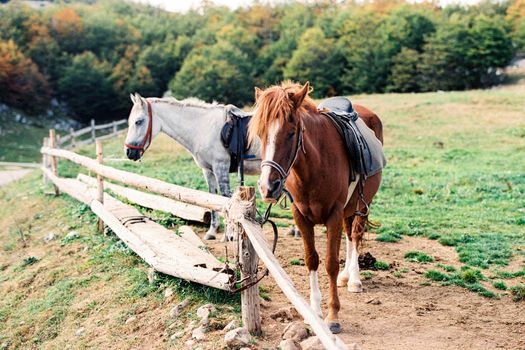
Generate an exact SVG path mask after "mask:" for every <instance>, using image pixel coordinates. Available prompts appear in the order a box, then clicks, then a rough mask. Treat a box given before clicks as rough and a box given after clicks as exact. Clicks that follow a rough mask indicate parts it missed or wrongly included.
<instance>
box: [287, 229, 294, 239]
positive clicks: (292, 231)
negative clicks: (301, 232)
mask: <svg viewBox="0 0 525 350" xmlns="http://www.w3.org/2000/svg"><path fill="white" fill-rule="evenodd" d="M288 236H294V237H295V227H292V228H291V229H289V230H288Z"/></svg>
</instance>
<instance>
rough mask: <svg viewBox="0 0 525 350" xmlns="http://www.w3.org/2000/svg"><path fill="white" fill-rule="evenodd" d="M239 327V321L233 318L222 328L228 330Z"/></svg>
mask: <svg viewBox="0 0 525 350" xmlns="http://www.w3.org/2000/svg"><path fill="white" fill-rule="evenodd" d="M238 327H239V322H237V320H233V321H231V322H230V323H228V324H227V325H226V326H225V327H224V328H223V331H225V332H229V331H231V330H233V329H235V328H238Z"/></svg>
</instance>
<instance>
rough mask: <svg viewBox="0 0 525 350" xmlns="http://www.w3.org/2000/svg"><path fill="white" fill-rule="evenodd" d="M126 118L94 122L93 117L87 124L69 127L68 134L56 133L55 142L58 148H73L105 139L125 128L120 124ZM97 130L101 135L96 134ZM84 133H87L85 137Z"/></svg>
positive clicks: (123, 122) (123, 123)
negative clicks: (108, 121) (76, 127)
mask: <svg viewBox="0 0 525 350" xmlns="http://www.w3.org/2000/svg"><path fill="white" fill-rule="evenodd" d="M126 123H127V119H122V120H116V121H113V122H110V123H106V124H99V125H96V124H95V119H91V123H90V125H89V126H87V127H85V128H82V129H79V130H73V128H71V129H69V134H67V135H63V136H60V135H57V139H56V144H57V146H59V147H60V148H75V147H77V146H82V145H87V144H91V143H95V140H96V139H99V140H105V139H109V138H112V137H115V136H116V135H118V134H119V133H121V132H122V131H124V130H126V128H121V126H122V125H124V126H125V125H126ZM97 132H98V133H99V134H100V133H102V134H103V135H100V136H97ZM85 135H88V137H87V138H86V137H85Z"/></svg>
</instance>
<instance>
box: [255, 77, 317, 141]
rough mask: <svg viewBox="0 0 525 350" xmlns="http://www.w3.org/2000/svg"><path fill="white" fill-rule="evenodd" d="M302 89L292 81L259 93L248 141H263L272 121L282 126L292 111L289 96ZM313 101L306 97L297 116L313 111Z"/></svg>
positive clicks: (314, 107)
mask: <svg viewBox="0 0 525 350" xmlns="http://www.w3.org/2000/svg"><path fill="white" fill-rule="evenodd" d="M301 88H302V86H301V85H300V84H297V83H294V82H292V81H289V80H287V81H284V82H282V83H281V84H280V85H274V86H271V87H269V88H267V89H265V90H263V91H261V92H260V95H259V97H258V99H257V101H256V104H255V108H256V110H255V114H254V116H253V118H252V120H251V121H250V125H249V137H250V141H251V140H253V139H254V138H255V136H258V137H259V138H260V139H261V140H265V139H266V137H267V136H268V135H267V133H268V128H269V127H270V125H271V124H272V123H273V122H274V121H278V122H279V123H280V124H281V125H283V124H284V122H285V121H286V119H287V118H289V116H290V113H291V111H292V109H293V102H292V100H291V98H290V97H291V95H292V94H294V93H296V92H297V91H299V90H300V89H301ZM315 109H316V106H315V103H314V101H313V100H312V99H311V98H310V97H309V96H306V97H305V99H304V101H303V103H302V105H301V106H300V107H299V109H298V112H299V116H301V115H302V114H303V113H305V112H306V111H307V110H315Z"/></svg>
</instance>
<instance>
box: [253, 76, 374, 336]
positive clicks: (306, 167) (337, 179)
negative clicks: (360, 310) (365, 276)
mask: <svg viewBox="0 0 525 350" xmlns="http://www.w3.org/2000/svg"><path fill="white" fill-rule="evenodd" d="M308 93H309V84H308V83H306V84H305V85H304V86H301V85H299V84H295V83H292V82H283V83H282V84H281V85H278V86H272V87H269V88H268V89H266V90H264V91H262V90H260V89H258V88H255V97H256V112H255V115H254V117H253V118H252V120H251V122H250V126H249V132H250V137H252V138H253V137H255V136H258V137H259V138H260V140H261V144H262V159H263V162H262V165H261V166H262V169H261V170H262V171H261V176H260V178H259V181H258V185H259V191H260V192H261V195H262V198H263V200H264V201H265V202H270V203H275V202H276V201H277V199H278V198H279V197H280V196H281V194H282V192H283V189H284V185H285V181H286V190H288V191H289V192H290V193H291V195H292V197H293V200H294V201H293V206H292V210H293V217H294V220H295V223H296V224H297V226H298V227H299V230H300V231H301V234H302V239H303V244H304V250H305V261H306V265H307V267H308V270H309V275H310V305H311V307H312V308H313V309H314V310H315V311H316V312H317V313H318V314H319V316H320V317H322V311H321V292H320V290H319V283H318V277H317V268H318V266H319V256H318V254H317V252H316V250H315V244H314V243H315V242H314V241H315V238H314V226H315V225H317V224H324V225H325V226H326V228H327V234H328V239H327V249H326V250H327V253H326V271H327V273H328V275H329V277H330V286H329V291H330V296H329V300H328V315H327V317H326V318H325V322H326V323H327V324H328V326H329V328H330V330H331V331H332V332H333V333H339V332H340V331H341V325H340V323H339V317H338V313H339V309H340V303H339V297H338V294H337V286H338V285H339V286H344V285H347V286H348V290H349V291H350V292H360V291H361V290H362V288H361V281H360V280H359V266H358V252H357V249H358V247H359V243H360V241H361V238H362V236H363V233H364V230H365V224H366V222H367V214H366V215H364V216H358V215H356V213H357V212H365V211H367V206H368V205H370V203H371V201H372V198H373V197H374V195H375V194H376V192H377V191H378V189H379V185H380V183H381V172H379V173H377V174H375V175H373V176H371V177H368V178H367V179H366V180H365V181H364V187H363V191H362V193H363V198H364V201H363V200H362V199H361V198H359V195H358V191H354V189H355V188H356V182H352V183H349V182H350V181H349V179H350V171H351V169H350V162H349V159H348V156H347V152H346V150H345V145H344V142H343V139H342V137H341V136H340V134H339V133H338V131H337V129H336V128H335V126H334V125H333V123H332V122H331V121H330V120H329V119H328V117H326V116H325V115H323V114H321V113H320V112H319V111H318V109H317V106H316V105H315V103H314V102H313V100H312V99H311V98H310V97H309V96H308ZM354 107H355V110H356V111H357V112H358V113H359V116H360V118H362V119H363V121H364V122H365V123H366V124H367V126H368V127H369V128H370V129H372V130H373V131H374V133H375V135H376V137H377V138H378V139H379V140H380V141H381V143H382V142H383V134H382V124H381V121H380V119H379V118H378V117H377V115H375V114H374V113H372V112H371V111H369V110H368V109H366V108H365V107H362V106H354ZM349 194H350V196H349V197H350V198H347V197H348V195H349ZM365 203H366V204H365ZM343 227H344V229H345V231H346V235H347V249H346V264H345V268H344V270H343V271H341V273H340V274H339V250H340V245H341V230H342V228H343ZM338 274H339V276H338Z"/></svg>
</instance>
